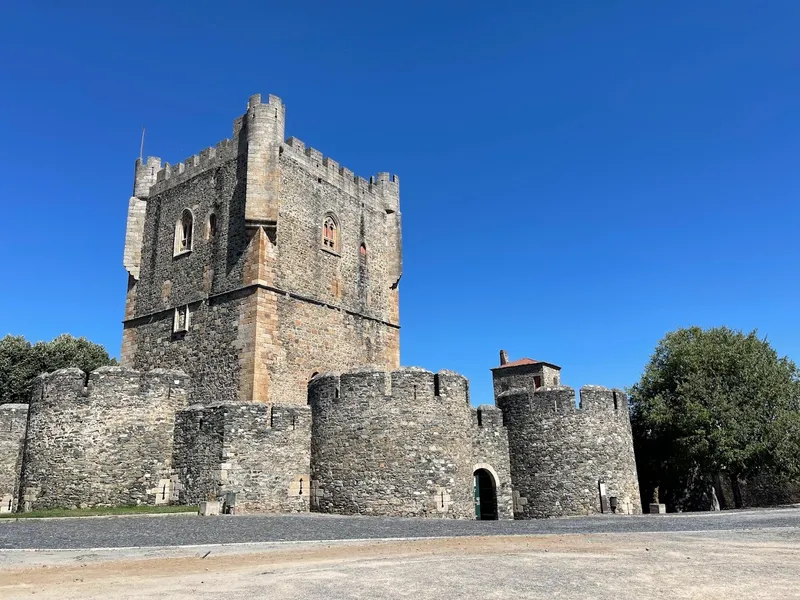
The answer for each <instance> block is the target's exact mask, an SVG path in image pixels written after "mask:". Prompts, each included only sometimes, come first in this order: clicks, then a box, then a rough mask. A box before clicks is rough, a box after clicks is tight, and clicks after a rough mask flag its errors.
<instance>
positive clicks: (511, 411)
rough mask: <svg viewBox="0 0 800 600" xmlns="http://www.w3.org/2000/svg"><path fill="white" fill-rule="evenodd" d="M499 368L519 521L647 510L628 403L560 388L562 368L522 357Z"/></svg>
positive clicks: (604, 392)
mask: <svg viewBox="0 0 800 600" xmlns="http://www.w3.org/2000/svg"><path fill="white" fill-rule="evenodd" d="M500 363H501V364H500V366H499V367H496V368H494V369H492V376H493V379H494V390H495V401H496V403H497V406H498V408H500V410H502V412H503V421H504V423H505V425H506V428H507V430H508V444H509V453H510V458H511V482H512V485H513V487H514V495H515V503H514V506H515V509H514V510H515V514H514V516H515V518H517V519H531V518H539V517H555V516H564V515H586V514H592V513H599V512H612V511H614V512H616V513H623V514H634V513H637V514H638V513H641V512H642V507H641V502H640V498H639V483H638V478H637V475H636V462H635V460H634V454H633V438H632V436H631V423H630V417H629V415H628V400H627V397H626V396H625V394H624V393H623V392H622V391H620V390H611V389H608V388H604V387H601V386H597V385H589V386H584V387H582V388H581V390H580V404H579V405H576V403H575V390H574V389H573V388H571V387H566V386H562V385H559V383H560V367H558V366H556V365H553V364H551V363H544V362H539V361H534V360H531V359H527V358H526V359H521V360H518V361H514V362H508V357H507V355H506V354H505V352H501V359H500Z"/></svg>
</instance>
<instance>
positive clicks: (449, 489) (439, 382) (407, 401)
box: [309, 367, 475, 519]
mask: <svg viewBox="0 0 800 600" xmlns="http://www.w3.org/2000/svg"><path fill="white" fill-rule="evenodd" d="M309 404H310V405H311V410H312V436H311V440H312V441H311V473H312V477H311V478H312V490H311V508H312V510H316V511H319V512H328V513H336V514H368V515H393V516H409V517H411V516H414V517H450V518H461V519H467V518H469V519H471V518H474V516H475V508H474V492H473V472H472V441H471V438H472V436H471V428H472V409H471V408H470V405H469V396H468V384H467V380H466V378H464V377H462V376H461V375H458V374H457V373H452V372H449V371H442V372H439V373H436V374H434V373H431V372H430V371H426V370H424V369H419V368H413V367H411V368H403V369H399V370H396V371H391V372H388V373H387V372H380V371H375V370H369V369H364V370H357V371H353V372H349V373H343V374H342V375H341V376H340V377H338V376H336V375H330V374H325V375H321V376H318V377H315V378H314V379H312V380H311V382H310V383H309Z"/></svg>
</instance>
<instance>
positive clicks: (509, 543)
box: [0, 508, 800, 600]
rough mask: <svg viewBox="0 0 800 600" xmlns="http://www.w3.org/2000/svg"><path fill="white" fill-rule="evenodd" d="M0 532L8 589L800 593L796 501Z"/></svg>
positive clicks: (359, 594)
mask: <svg viewBox="0 0 800 600" xmlns="http://www.w3.org/2000/svg"><path fill="white" fill-rule="evenodd" d="M0 546H2V547H3V548H5V550H2V551H0V597H1V598H4V599H6V598H39V599H41V598H45V599H58V600H67V599H71V598H75V599H78V598H80V599H91V598H115V599H116V598H120V599H126V598H137V599H138V598H153V599H155V598H165V597H168V598H170V599H171V600H184V599H186V600H188V599H190V598H191V599H194V598H201V599H205V598H208V599H211V598H215V599H216V598H219V597H221V596H224V597H231V598H248V599H249V598H280V599H284V598H285V599H288V600H292V599H300V598H302V599H304V600H305V599H314V598H325V599H326V600H338V599H344V598H364V599H367V598H369V599H374V598H391V599H394V598H414V599H415V600H418V599H420V598H436V599H448V598H532V599H544V598H560V599H577V598H615V599H622V600H626V599H630V600H633V599H636V600H640V599H641V598H647V599H648V600H651V599H662V598H663V599H667V598H692V599H695V598H709V599H711V598H713V599H714V600H718V599H719V598H746V599H750V598H765V599H767V598H770V599H771V598H800V567H798V565H800V509H798V508H791V509H775V510H755V511H731V512H723V513H702V514H701V513H695V514H683V515H662V516H641V517H588V518H570V519H551V520H546V521H528V522H520V521H517V522H474V521H443V520H441V521H440V520H414V519H385V518H369V517H329V516H318V515H295V516H237V517H218V518H216V517H215V518H201V517H196V516H179V515H175V516H155V517H143V516H136V517H103V518H84V519H51V520H19V521H15V520H2V521H0ZM31 549H37V550H36V551H35V552H32V551H30V550H31Z"/></svg>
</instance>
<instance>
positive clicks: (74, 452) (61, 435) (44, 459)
mask: <svg viewBox="0 0 800 600" xmlns="http://www.w3.org/2000/svg"><path fill="white" fill-rule="evenodd" d="M86 384H87V375H86V374H85V373H83V372H82V371H81V370H79V369H72V368H71V369H61V370H59V371H55V372H54V373H51V374H49V375H43V376H41V377H39V378H38V379H37V381H36V385H35V387H34V390H33V393H32V395H31V403H30V408H29V410H30V417H29V425H28V433H27V442H26V445H25V453H24V461H23V469H22V483H21V488H22V500H23V506H24V509H25V510H35V509H40V508H72V507H89V506H120V505H133V504H162V503H163V504H166V503H168V502H169V501H170V499H171V496H172V480H171V467H172V444H173V431H174V423H175V413H176V412H177V411H178V410H180V409H181V408H183V407H185V406H186V404H187V401H186V397H187V394H186V375H185V374H184V373H181V372H179V371H165V370H161V369H156V370H154V371H150V372H147V373H140V372H138V371H134V370H131V369H127V368H123V367H101V368H99V369H97V370H95V371H93V372H92V373H90V374H89V375H88V385H86Z"/></svg>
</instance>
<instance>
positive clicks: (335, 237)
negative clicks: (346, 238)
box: [322, 215, 339, 254]
mask: <svg viewBox="0 0 800 600" xmlns="http://www.w3.org/2000/svg"><path fill="white" fill-rule="evenodd" d="M322 247H323V249H325V250H329V251H330V252H336V253H337V254H338V253H339V223H338V222H337V221H336V218H335V217H334V216H333V215H326V216H325V220H324V221H323V223H322Z"/></svg>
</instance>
